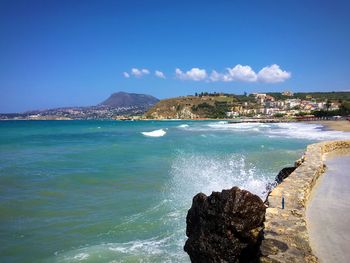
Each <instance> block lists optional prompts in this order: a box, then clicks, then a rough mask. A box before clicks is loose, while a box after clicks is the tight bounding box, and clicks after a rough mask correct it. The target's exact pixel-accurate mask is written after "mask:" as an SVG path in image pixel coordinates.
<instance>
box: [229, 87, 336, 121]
mask: <svg viewBox="0 0 350 263" xmlns="http://www.w3.org/2000/svg"><path fill="white" fill-rule="evenodd" d="M251 95H252V96H253V97H254V99H255V103H251V102H244V103H242V105H237V106H233V107H232V108H231V111H230V112H227V116H228V117H238V116H254V117H259V116H261V115H267V116H270V117H273V116H296V115H300V114H311V113H312V112H313V111H319V110H330V111H332V110H338V109H339V106H340V105H339V103H336V102H330V101H317V100H316V99H314V98H311V97H310V98H306V99H296V98H292V97H293V93H292V92H290V91H286V92H283V93H282V95H284V96H287V97H291V98H288V99H284V100H282V99H281V100H276V99H275V98H274V97H273V96H270V95H268V94H265V93H253V94H251Z"/></svg>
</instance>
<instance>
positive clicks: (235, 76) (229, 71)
mask: <svg viewBox="0 0 350 263" xmlns="http://www.w3.org/2000/svg"><path fill="white" fill-rule="evenodd" d="M148 74H150V71H149V70H148V69H138V68H132V69H131V71H130V73H128V72H123V75H124V77H125V78H130V77H131V76H134V77H136V78H140V77H142V76H144V75H148ZM154 75H155V76H156V77H158V78H162V79H165V78H166V77H165V75H164V73H163V72H162V71H160V70H156V71H154ZM291 75H292V74H291V73H290V72H287V71H285V70H282V69H281V68H280V66H279V65H277V64H273V65H271V66H266V67H264V68H262V69H261V70H260V71H259V72H258V73H256V72H255V71H254V70H253V69H252V68H251V67H250V66H248V65H241V64H237V65H236V66H234V67H232V68H226V70H225V71H223V72H218V71H216V70H213V71H212V72H211V74H210V75H208V74H207V71H206V70H205V69H200V68H192V69H190V70H188V71H186V72H184V71H182V70H181V69H179V68H176V69H175V76H176V78H177V79H181V80H193V81H212V82H218V81H222V82H234V81H240V82H266V83H278V82H283V81H286V80H287V79H289V78H290V77H291Z"/></svg>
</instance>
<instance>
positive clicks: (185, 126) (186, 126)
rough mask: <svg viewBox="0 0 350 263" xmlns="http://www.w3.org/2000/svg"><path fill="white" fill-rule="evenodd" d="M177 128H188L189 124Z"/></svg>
mask: <svg viewBox="0 0 350 263" xmlns="http://www.w3.org/2000/svg"><path fill="white" fill-rule="evenodd" d="M177 127H179V128H188V127H189V125H188V124H181V125H179V126H177Z"/></svg>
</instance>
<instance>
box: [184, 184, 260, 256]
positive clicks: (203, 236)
mask: <svg viewBox="0 0 350 263" xmlns="http://www.w3.org/2000/svg"><path fill="white" fill-rule="evenodd" d="M265 209H266V208H265V205H264V203H263V201H262V200H261V199H260V198H259V197H258V196H256V195H253V194H252V193H250V192H248V191H245V190H240V189H239V188H238V187H233V188H232V189H229V190H223V191H222V192H213V193H212V194H211V195H210V196H206V195H205V194H203V193H199V194H197V195H196V196H195V197H194V198H193V203H192V207H191V209H190V210H189V211H188V214H187V218H186V223H187V229H186V235H187V236H188V240H187V241H186V244H185V247H184V250H185V251H186V252H187V253H188V254H189V256H190V258H191V261H192V262H201V263H205V262H255V261H256V259H257V257H258V255H259V247H260V243H261V239H262V229H263V221H264V218H265Z"/></svg>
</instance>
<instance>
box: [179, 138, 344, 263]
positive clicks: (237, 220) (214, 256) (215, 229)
mask: <svg viewBox="0 0 350 263" xmlns="http://www.w3.org/2000/svg"><path fill="white" fill-rule="evenodd" d="M345 148H350V141H329V142H321V143H316V144H311V145H309V146H308V147H307V149H306V152H305V154H304V156H303V157H302V158H301V159H299V160H297V161H296V163H295V166H294V167H287V168H284V169H282V170H281V171H280V173H279V174H278V175H277V177H276V184H277V186H276V187H274V188H273V189H272V190H271V191H270V192H269V194H268V196H267V199H266V201H265V203H263V201H262V200H261V199H260V198H258V199H257V198H256V197H257V196H255V195H253V194H251V193H249V192H248V191H245V190H240V189H239V188H237V187H233V188H232V189H230V190H223V191H222V192H213V193H212V195H211V196H209V197H207V196H205V195H204V194H202V193H200V194H198V195H196V196H195V197H194V199H193V204H192V207H191V209H190V210H189V212H188V215H187V220H186V222H187V230H186V235H187V236H188V237H189V238H188V240H187V242H186V245H185V251H186V252H187V253H188V254H189V255H190V258H191V261H192V262H266V263H275V262H318V259H317V257H316V256H315V255H314V254H313V252H312V250H311V247H310V244H309V235H308V230H307V222H306V215H305V210H306V206H307V202H308V200H309V197H310V193H311V190H312V188H313V187H314V185H315V184H316V181H317V179H318V178H319V176H320V175H321V174H322V173H323V172H324V171H325V164H324V154H326V153H329V152H332V151H336V150H341V149H345ZM282 198H283V199H284V200H283V201H284V204H283V206H284V208H283V209H282ZM237 204H239V205H237ZM261 204H264V207H263V206H262V205H261ZM242 211H243V212H242ZM256 219H257V220H256ZM258 219H259V220H258ZM247 251H249V252H248V253H247Z"/></svg>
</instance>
